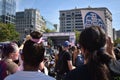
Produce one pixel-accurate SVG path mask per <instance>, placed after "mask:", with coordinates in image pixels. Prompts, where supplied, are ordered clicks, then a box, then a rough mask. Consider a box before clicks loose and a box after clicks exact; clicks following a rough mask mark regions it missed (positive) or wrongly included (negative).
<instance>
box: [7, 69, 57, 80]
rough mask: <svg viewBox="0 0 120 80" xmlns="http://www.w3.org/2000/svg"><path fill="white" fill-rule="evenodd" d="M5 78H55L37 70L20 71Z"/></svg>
mask: <svg viewBox="0 0 120 80" xmlns="http://www.w3.org/2000/svg"><path fill="white" fill-rule="evenodd" d="M5 80H55V79H54V78H52V77H50V76H47V75H45V74H44V73H42V72H37V71H36V72H35V71H18V72H16V73H15V74H13V75H9V76H7V77H6V78H5Z"/></svg>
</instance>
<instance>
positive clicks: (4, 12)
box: [0, 0, 16, 24]
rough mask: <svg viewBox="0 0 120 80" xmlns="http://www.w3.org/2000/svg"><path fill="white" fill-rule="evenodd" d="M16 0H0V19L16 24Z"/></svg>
mask: <svg viewBox="0 0 120 80" xmlns="http://www.w3.org/2000/svg"><path fill="white" fill-rule="evenodd" d="M15 13H16V0H0V21H1V22H3V23H12V24H15Z"/></svg>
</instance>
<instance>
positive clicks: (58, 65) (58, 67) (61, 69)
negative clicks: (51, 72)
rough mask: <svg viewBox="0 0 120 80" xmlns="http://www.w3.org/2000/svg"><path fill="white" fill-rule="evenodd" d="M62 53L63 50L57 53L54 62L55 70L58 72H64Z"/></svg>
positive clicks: (63, 53)
mask: <svg viewBox="0 0 120 80" xmlns="http://www.w3.org/2000/svg"><path fill="white" fill-rule="evenodd" d="M64 55H65V52H61V53H59V54H58V60H57V62H56V66H55V71H56V72H57V73H59V74H63V73H64V61H63V57H64Z"/></svg>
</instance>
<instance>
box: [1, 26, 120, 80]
mask: <svg viewBox="0 0 120 80" xmlns="http://www.w3.org/2000/svg"><path fill="white" fill-rule="evenodd" d="M50 47H51V45H50V44H48V46H47V48H46V47H45V46H44V45H43V40H42V34H41V33H40V32H37V31H33V32H32V33H30V37H29V39H27V40H26V41H24V42H23V44H22V46H21V47H18V45H17V44H16V43H15V42H10V43H9V44H6V45H5V46H4V47H3V48H2V49H1V53H2V58H1V61H0V80H55V79H56V80H120V48H119V47H116V48H114V44H113V41H112V40H111V38H110V37H109V36H107V35H106V33H105V31H104V30H103V29H102V28H100V27H98V26H91V27H89V28H86V29H85V30H83V31H82V32H81V34H80V37H79V46H71V45H70V43H69V41H64V43H63V45H59V46H57V47H56V51H54V53H53V52H52V50H51V48H50ZM47 50H48V51H47ZM49 52H50V53H49ZM47 54H50V55H49V57H50V58H51V60H52V61H50V62H49V63H48V59H47V58H46V55H47Z"/></svg>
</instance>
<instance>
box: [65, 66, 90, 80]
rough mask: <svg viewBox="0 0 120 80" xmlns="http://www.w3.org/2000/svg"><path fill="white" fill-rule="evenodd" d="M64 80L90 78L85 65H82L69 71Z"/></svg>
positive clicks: (85, 79) (86, 79)
mask: <svg viewBox="0 0 120 80" xmlns="http://www.w3.org/2000/svg"><path fill="white" fill-rule="evenodd" d="M64 80H92V79H91V76H90V72H89V70H88V67H87V65H82V66H80V67H77V68H76V69H74V70H72V71H70V72H69V73H68V74H67V75H66V76H65V78H64Z"/></svg>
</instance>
